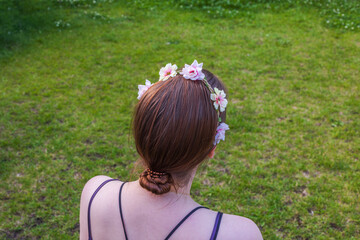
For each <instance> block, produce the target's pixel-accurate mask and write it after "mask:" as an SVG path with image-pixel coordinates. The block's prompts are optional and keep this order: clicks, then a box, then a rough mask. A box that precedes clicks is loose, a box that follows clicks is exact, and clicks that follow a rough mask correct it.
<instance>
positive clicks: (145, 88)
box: [137, 79, 152, 100]
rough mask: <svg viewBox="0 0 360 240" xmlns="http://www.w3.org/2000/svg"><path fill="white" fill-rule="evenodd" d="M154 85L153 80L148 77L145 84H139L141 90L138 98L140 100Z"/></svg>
mask: <svg viewBox="0 0 360 240" xmlns="http://www.w3.org/2000/svg"><path fill="white" fill-rule="evenodd" d="M151 86H152V84H151V82H150V81H149V80H147V79H146V81H145V85H138V88H139V92H138V97H137V99H139V100H140V98H141V96H142V95H143V94H144V93H145V92H146V91H147V90H148V89H149V88H150V87H151Z"/></svg>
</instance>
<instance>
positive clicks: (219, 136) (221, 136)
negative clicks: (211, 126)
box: [214, 123, 230, 145]
mask: <svg viewBox="0 0 360 240" xmlns="http://www.w3.org/2000/svg"><path fill="white" fill-rule="evenodd" d="M229 129H230V128H229V125H227V124H226V123H220V125H219V126H218V127H217V128H216V135H215V141H214V145H216V144H218V143H219V142H220V140H223V141H225V131H226V130H229Z"/></svg>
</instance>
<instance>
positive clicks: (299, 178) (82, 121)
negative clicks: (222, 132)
mask: <svg viewBox="0 0 360 240" xmlns="http://www.w3.org/2000/svg"><path fill="white" fill-rule="evenodd" d="M69 18H70V19H71V21H72V22H71V23H72V24H71V26H67V25H66V24H63V23H62V25H61V24H60V25H61V26H62V27H61V26H60V27H61V28H58V29H56V30H53V31H49V32H43V33H41V34H37V35H34V36H33V37H32V39H31V41H29V43H28V44H27V45H26V46H24V47H17V48H15V49H13V50H11V52H10V54H7V56H3V57H2V58H0V169H1V170H0V180H1V183H0V184H1V188H0V190H1V191H0V201H1V204H0V238H2V239H77V238H78V237H79V224H78V215H79V199H80V194H81V190H82V187H83V186H84V184H85V183H86V181H87V180H88V179H90V178H91V177H93V176H95V175H99V174H104V175H108V176H111V177H113V178H119V179H122V180H134V179H136V178H137V173H136V172H134V171H133V168H134V163H135V162H136V160H137V158H138V156H137V153H136V150H135V147H134V142H133V140H132V136H131V119H132V111H133V108H134V106H135V104H136V102H137V99H136V98H137V85H138V84H144V81H145V78H147V79H149V80H151V81H157V80H158V71H159V69H160V68H161V67H162V66H164V65H165V64H166V63H168V62H171V63H173V64H174V63H175V64H177V65H178V66H182V65H183V64H185V63H191V62H192V61H193V60H194V59H197V60H198V61H199V62H204V66H205V68H207V69H209V70H211V71H212V72H214V73H215V74H217V75H218V76H219V77H220V78H221V79H222V80H223V81H224V82H225V84H226V85H227V87H228V90H229V95H228V99H229V105H228V108H227V109H228V116H227V123H228V124H229V126H230V129H231V130H230V131H228V134H227V136H226V141H225V142H222V143H221V144H220V145H219V147H218V148H217V154H216V156H215V158H214V159H212V160H210V161H207V162H206V163H205V164H204V165H203V166H202V167H201V169H200V170H199V172H198V175H197V177H196V179H195V181H194V185H193V189H192V195H193V197H194V199H195V200H196V201H198V202H199V203H200V204H202V205H204V206H207V207H209V208H212V209H214V210H218V211H223V212H225V213H230V214H238V215H242V216H245V217H248V218H251V219H252V220H253V221H254V222H255V223H257V224H258V226H259V227H260V229H261V231H262V234H263V237H264V239H359V238H360V227H359V226H360V209H359V208H360V207H359V206H360V205H359V197H360V196H359V190H360V172H359V170H360V162H359V159H360V137H359V135H360V120H359V117H360V94H359V91H360V89H359V87H360V82H359V80H360V68H359V66H360V33H359V32H342V31H340V30H333V29H329V28H326V27H325V26H324V24H323V23H322V19H320V17H319V16H318V15H317V14H316V13H315V11H314V10H311V9H309V10H306V9H304V8H290V9H287V10H284V11H270V10H264V11H258V12H256V13H254V14H252V15H251V16H247V17H241V16H239V17H236V18H211V17H209V15H207V14H206V13H203V12H201V11H188V10H187V11H182V10H181V9H177V8H173V9H170V8H169V9H164V10H163V11H145V10H144V9H142V10H140V9H138V8H134V7H131V6H129V5H126V4H123V3H111V4H103V5H99V6H98V7H96V8H95V9H93V10H92V12H86V13H84V14H83V15H82V16H79V15H77V14H73V15H70V14H69ZM60 30H61V31H60Z"/></svg>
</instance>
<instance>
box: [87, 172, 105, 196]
mask: <svg viewBox="0 0 360 240" xmlns="http://www.w3.org/2000/svg"><path fill="white" fill-rule="evenodd" d="M108 179H111V177H108V176H104V175H99V176H95V177H93V178H91V179H90V180H89V181H87V183H86V184H85V186H84V188H83V190H82V194H81V195H82V196H83V195H88V194H93V193H94V191H95V190H96V188H98V187H99V186H100V184H101V183H103V182H104V181H106V180H108Z"/></svg>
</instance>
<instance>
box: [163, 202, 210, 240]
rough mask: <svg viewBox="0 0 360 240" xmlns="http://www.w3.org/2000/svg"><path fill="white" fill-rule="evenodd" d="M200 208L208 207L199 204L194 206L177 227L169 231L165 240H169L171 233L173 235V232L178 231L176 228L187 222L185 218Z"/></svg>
mask: <svg viewBox="0 0 360 240" xmlns="http://www.w3.org/2000/svg"><path fill="white" fill-rule="evenodd" d="M200 208H206V207H203V206H199V207H196V208H194V209H193V210H192V211H191V212H189V213H188V214H187V215H186V216H185V217H184V218H183V219H182V220H181V221H180V222H179V223H178V224H177V225H176V226H175V227H174V229H173V230H172V231H171V232H170V233H169V235H167V237H166V238H165V240H168V239H169V238H170V237H171V235H173V233H174V232H175V231H176V229H178V228H179V227H180V225H181V224H183V223H184V222H185V220H186V219H187V218H188V217H190V215H191V214H193V213H194V212H196V211H197V210H198V209H200Z"/></svg>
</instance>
